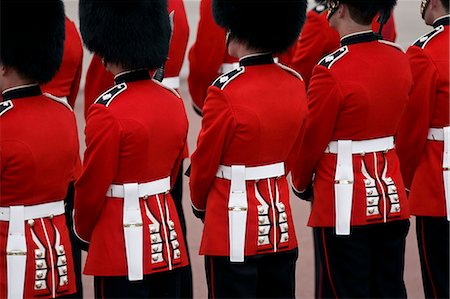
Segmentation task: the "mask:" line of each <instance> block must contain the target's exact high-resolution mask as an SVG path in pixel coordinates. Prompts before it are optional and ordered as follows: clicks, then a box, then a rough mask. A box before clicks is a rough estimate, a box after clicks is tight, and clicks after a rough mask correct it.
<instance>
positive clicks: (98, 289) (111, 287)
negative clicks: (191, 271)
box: [94, 268, 183, 299]
mask: <svg viewBox="0 0 450 299" xmlns="http://www.w3.org/2000/svg"><path fill="white" fill-rule="evenodd" d="M182 275H183V268H181V269H175V270H173V271H166V272H161V273H155V274H151V275H144V279H143V280H140V281H129V280H128V277H127V276H95V277H94V291H95V298H102V299H103V298H181V293H182V289H181V280H182Z"/></svg>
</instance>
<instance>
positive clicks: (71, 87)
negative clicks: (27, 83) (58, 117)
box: [42, 17, 83, 108]
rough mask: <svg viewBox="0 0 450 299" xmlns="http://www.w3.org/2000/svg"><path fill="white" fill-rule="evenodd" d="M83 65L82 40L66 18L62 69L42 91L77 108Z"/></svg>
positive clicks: (73, 25)
mask: <svg viewBox="0 0 450 299" xmlns="http://www.w3.org/2000/svg"><path fill="white" fill-rule="evenodd" d="M82 65H83V46H82V44H81V38H80V35H79V34H78V31H77V28H76V27H75V24H74V23H73V22H72V21H71V20H69V18H67V17H66V39H65V41H64V54H63V58H62V63H61V67H60V69H59V71H58V72H57V73H56V75H55V76H54V77H53V79H52V80H51V81H50V82H49V83H47V84H44V85H42V90H43V91H44V92H48V93H50V94H52V95H55V96H57V97H67V100H68V102H69V105H70V106H71V107H72V108H73V107H75V100H76V99H77V95H78V89H79V87H80V79H81V68H82Z"/></svg>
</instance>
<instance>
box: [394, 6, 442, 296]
mask: <svg viewBox="0 0 450 299" xmlns="http://www.w3.org/2000/svg"><path fill="white" fill-rule="evenodd" d="M421 13H422V18H423V19H424V20H425V23H426V24H427V25H430V26H433V30H431V31H430V32H429V33H427V34H425V35H423V36H422V37H420V38H419V39H417V41H416V42H415V43H414V44H413V45H412V46H411V47H410V48H409V49H408V51H407V52H406V53H407V55H408V57H409V62H410V64H411V71H412V74H413V78H414V87H413V90H412V93H411V99H410V103H409V105H408V109H407V111H406V112H405V116H404V119H403V121H402V123H401V126H400V129H399V132H398V135H397V151H398V154H399V158H400V166H401V169H402V173H403V178H404V180H405V186H406V188H407V189H408V190H410V193H409V200H410V203H411V214H413V215H416V232H417V242H418V245H419V254H420V262H421V266H422V280H423V287H424V291H425V297H426V298H449V219H450V171H449V168H450V119H449V109H450V108H449V27H448V26H449V22H450V16H449V3H448V1H446V0H424V1H422V6H421Z"/></svg>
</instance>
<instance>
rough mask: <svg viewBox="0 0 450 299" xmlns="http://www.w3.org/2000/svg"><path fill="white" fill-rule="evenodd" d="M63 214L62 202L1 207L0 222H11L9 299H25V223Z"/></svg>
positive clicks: (8, 254) (8, 258)
mask: <svg viewBox="0 0 450 299" xmlns="http://www.w3.org/2000/svg"><path fill="white" fill-rule="evenodd" d="M62 214H64V201H62V200H61V201H55V202H51V203H45V204H40V205H33V206H11V207H0V221H8V222H9V225H8V240H7V243H6V268H7V279H8V299H12V298H23V294H24V286H25V269H26V263H27V241H26V238H25V221H27V220H30V219H36V218H46V217H50V216H52V215H55V216H56V215H62Z"/></svg>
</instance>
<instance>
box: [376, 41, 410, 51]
mask: <svg viewBox="0 0 450 299" xmlns="http://www.w3.org/2000/svg"><path fill="white" fill-rule="evenodd" d="M378 42H380V43H382V44H385V45H388V46H391V47H394V48H396V49H397V50H400V51H402V52H405V49H403V48H402V46H400V45H399V44H396V43H393V42H390V41H388V40H383V39H379V40H378Z"/></svg>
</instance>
